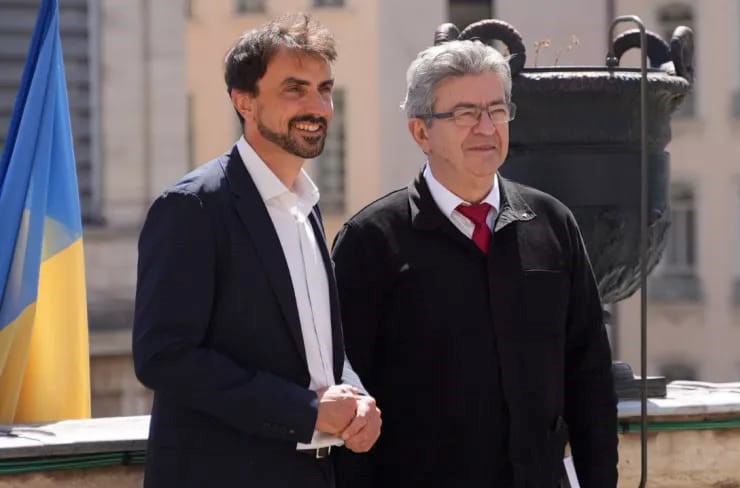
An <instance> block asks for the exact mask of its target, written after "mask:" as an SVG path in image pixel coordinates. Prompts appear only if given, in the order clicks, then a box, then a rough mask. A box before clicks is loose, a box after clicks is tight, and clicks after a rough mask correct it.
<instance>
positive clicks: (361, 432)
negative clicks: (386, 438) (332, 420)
mask: <svg viewBox="0 0 740 488" xmlns="http://www.w3.org/2000/svg"><path fill="white" fill-rule="evenodd" d="M382 423H383V421H382V420H381V419H380V409H379V408H378V407H377V406H376V405H375V399H374V398H373V397H369V396H363V397H361V398H360V399H358V400H357V414H356V415H355V418H354V419H353V420H352V422H350V424H349V425H348V426H347V428H345V429H344V430H343V431H342V434H341V436H342V439H343V440H344V445H345V446H346V447H347V449H349V450H351V451H353V452H357V453H361V452H367V451H369V450H370V448H371V447H373V445H375V441H377V440H378V437H379V436H380V425H381V424H382Z"/></svg>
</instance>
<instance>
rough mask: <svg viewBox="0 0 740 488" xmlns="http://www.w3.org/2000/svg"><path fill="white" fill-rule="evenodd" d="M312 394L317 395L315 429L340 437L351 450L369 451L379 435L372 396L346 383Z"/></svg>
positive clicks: (377, 418)
mask: <svg viewBox="0 0 740 488" xmlns="http://www.w3.org/2000/svg"><path fill="white" fill-rule="evenodd" d="M316 393H317V395H318V397H319V414H318V418H317V419H316V430H318V431H320V432H326V433H329V434H332V435H335V436H337V437H340V438H341V439H342V440H344V445H345V446H346V447H347V449H350V450H351V451H354V452H367V451H369V450H370V448H371V447H373V445H374V444H375V441H377V440H378V436H380V425H381V424H382V420H381V419H380V409H379V408H378V407H377V406H376V405H375V399H374V398H373V397H370V396H366V395H360V394H359V390H358V389H357V388H355V387H354V386H350V385H334V386H330V387H328V388H322V389H321V390H319V391H318V392H316Z"/></svg>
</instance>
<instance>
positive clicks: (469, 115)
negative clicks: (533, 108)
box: [416, 103, 516, 127]
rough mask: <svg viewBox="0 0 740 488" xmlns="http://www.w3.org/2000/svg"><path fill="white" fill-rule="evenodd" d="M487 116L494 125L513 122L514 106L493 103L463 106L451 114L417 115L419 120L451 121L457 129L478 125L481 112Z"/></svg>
mask: <svg viewBox="0 0 740 488" xmlns="http://www.w3.org/2000/svg"><path fill="white" fill-rule="evenodd" d="M484 111H485V112H486V113H487V114H488V117H490V119H491V122H493V123H494V124H504V123H506V122H509V121H512V120H514V117H515V116H516V105H514V104H513V103H494V104H492V105H488V106H485V105H464V106H461V107H457V108H456V109H455V110H453V111H452V112H438V113H431V114H423V115H417V116H416V117H417V118H419V119H425V120H429V119H452V120H453V121H454V122H455V125H457V126H458V127H473V126H474V125H478V122H480V118H481V116H482V115H483V112H484Z"/></svg>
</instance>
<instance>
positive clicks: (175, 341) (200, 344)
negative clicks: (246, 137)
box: [133, 148, 361, 488]
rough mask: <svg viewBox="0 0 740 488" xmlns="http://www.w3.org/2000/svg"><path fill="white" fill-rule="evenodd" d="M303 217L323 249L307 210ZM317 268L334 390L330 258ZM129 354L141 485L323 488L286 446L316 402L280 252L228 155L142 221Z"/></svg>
mask: <svg viewBox="0 0 740 488" xmlns="http://www.w3.org/2000/svg"><path fill="white" fill-rule="evenodd" d="M310 218H311V220H312V223H313V224H314V231H315V233H316V238H317V239H318V240H319V241H320V245H321V246H322V248H323V249H324V250H326V246H325V244H324V237H323V230H322V229H321V224H320V220H319V216H318V214H317V211H316V210H315V211H314V213H313V214H312V215H311V216H310ZM324 262H325V264H326V266H327V277H328V281H329V286H330V297H331V316H332V336H333V347H334V358H333V359H334V376H335V379H336V381H337V382H341V381H342V378H341V375H342V367H343V364H344V357H345V356H344V349H343V339H342V331H341V322H340V318H339V306H338V300H337V297H336V284H335V281H334V275H333V272H332V269H331V261H330V257H329V253H328V250H326V252H325V254H324ZM133 357H134V364H135V367H136V374H137V376H138V378H139V379H140V380H141V382H142V383H144V385H146V386H148V387H149V388H151V389H153V390H154V405H153V407H152V416H151V427H150V436H149V444H148V450H147V466H146V479H145V486H146V487H157V488H162V487H173V488H175V487H177V488H183V487H190V486H192V487H199V488H200V487H204V486H218V487H232V486H233V487H244V486H250V487H251V486H254V487H293V486H311V487H325V486H327V487H328V486H329V485H330V483H329V481H328V480H327V479H326V477H325V473H324V472H323V471H322V470H321V469H318V467H317V464H316V461H315V460H314V459H311V458H310V457H309V456H307V455H306V454H301V453H297V452H296V442H299V441H300V442H308V441H310V439H311V436H312V434H313V430H314V425H315V422H316V416H317V408H318V403H317V398H316V394H315V393H314V392H312V391H310V390H308V386H309V383H310V377H309V372H308V366H307V363H306V357H305V348H304V345H303V337H302V334H301V326H300V322H299V318H298V310H297V306H296V302H295V297H294V293H293V287H292V284H291V280H290V273H289V271H288V267H287V264H286V261H285V257H284V256H283V252H282V248H281V245H280V241H279V239H278V236H277V233H276V231H275V228H274V226H273V224H272V221H271V220H270V216H269V214H268V213H267V209H266V207H265V205H264V203H263V201H262V198H261V197H260V195H259V193H258V191H257V189H256V187H255V185H254V183H253V181H252V179H251V177H250V175H249V173H248V172H247V170H246V168H245V166H244V163H243V162H242V160H241V158H240V156H239V153H238V151H237V150H236V148H234V149H233V150H232V151H231V153H230V154H225V155H224V156H222V157H221V158H219V159H216V160H214V161H211V162H209V163H206V164H204V165H203V166H201V167H200V168H198V169H197V170H195V171H194V172H192V173H191V174H189V175H187V176H185V177H184V178H183V179H182V180H181V181H180V182H179V183H178V184H177V185H175V186H174V187H173V188H171V189H169V190H168V191H166V192H165V193H164V194H163V195H162V196H160V197H159V198H158V199H157V200H156V201H155V202H154V204H153V205H152V208H151V209H150V211H149V215H148V216H147V219H146V223H145V224H144V228H143V230H142V231H141V238H140V241H139V268H138V285H137V290H136V315H135V321H134V331H133ZM345 380H347V379H345ZM354 380H356V378H355V379H353V380H350V381H352V382H353V383H355V384H356V385H357V386H361V385H359V384H358V383H356V381H354Z"/></svg>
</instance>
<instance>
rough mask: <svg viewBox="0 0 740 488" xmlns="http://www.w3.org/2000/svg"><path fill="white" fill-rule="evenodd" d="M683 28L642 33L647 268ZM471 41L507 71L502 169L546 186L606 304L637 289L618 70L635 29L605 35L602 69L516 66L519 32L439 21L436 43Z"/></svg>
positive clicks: (660, 244) (625, 92)
mask: <svg viewBox="0 0 740 488" xmlns="http://www.w3.org/2000/svg"><path fill="white" fill-rule="evenodd" d="M692 36H693V34H692V32H691V29H689V28H687V27H683V26H682V27H678V28H677V29H676V30H675V31H674V35H673V38H672V39H671V42H670V44H668V43H666V42H665V41H663V40H662V39H661V38H660V37H659V36H657V35H656V34H654V33H648V41H647V53H648V57H649V60H650V68H649V70H648V90H647V110H648V127H647V138H648V141H647V142H648V168H649V169H648V173H649V177H648V185H649V186H648V187H649V190H648V191H649V201H648V208H649V251H648V263H647V265H648V270H652V269H653V268H654V267H655V265H656V264H657V263H658V261H659V260H660V257H661V254H662V252H663V249H664V247H665V240H666V231H667V228H668V225H669V209H668V202H669V195H668V183H669V171H670V169H669V155H668V153H667V152H665V147H666V145H667V144H668V142H669V141H670V139H671V128H670V116H671V114H672V113H673V111H674V110H675V109H676V108H677V107H678V106H679V104H680V103H681V102H682V100H683V99H684V97H685V96H686V94H687V93H688V92H689V90H690V88H691V84H692V82H693V42H692ZM452 39H478V40H481V41H482V42H486V43H491V42H492V41H500V42H501V43H503V44H504V45H506V47H507V49H508V51H509V54H510V57H509V66H510V67H511V71H512V80H513V86H512V98H513V101H514V102H515V103H516V104H517V115H516V119H515V120H514V121H512V122H511V130H510V132H511V134H510V138H511V139H510V150H509V156H508V158H507V161H506V163H505V164H504V166H503V167H502V168H501V173H502V174H503V175H504V176H506V177H508V178H511V179H513V180H515V181H519V182H521V183H524V184H527V185H530V186H533V187H535V188H539V189H541V190H543V191H546V192H548V193H550V194H552V195H554V196H555V197H557V198H558V199H559V200H561V201H562V202H563V203H565V204H566V205H567V206H568V207H569V208H570V209H571V210H572V211H573V213H574V215H575V217H576V219H577V220H578V224H579V226H580V228H581V232H582V233H583V237H584V240H585V242H586V247H587V249H588V253H589V256H590V258H591V261H592V265H593V268H594V273H595V275H596V279H597V281H598V284H599V291H600V292H601V295H602V298H603V300H604V302H605V303H613V302H616V301H619V300H622V299H624V298H627V297H628V296H630V295H632V294H633V293H634V292H635V291H637V290H638V289H639V286H640V258H639V241H640V142H641V141H640V70H639V69H635V68H622V67H619V59H620V58H621V56H622V54H624V52H626V51H627V50H629V49H631V48H639V45H640V38H639V33H638V31H636V30H635V31H627V32H625V33H623V34H621V35H620V36H618V37H617V38H615V39H614V41H613V42H614V53H615V58H612V59H608V60H607V66H605V67H598V66H594V67H590V66H588V67H544V68H524V63H525V60H526V52H525V51H526V50H525V47H524V43H523V42H522V38H521V35H520V34H519V33H518V32H517V31H516V29H514V28H513V27H512V26H511V25H509V24H507V23H506V22H503V21H501V20H496V19H489V20H482V21H479V22H476V23H474V24H471V25H469V26H468V27H466V28H465V29H463V30H462V32H460V31H459V30H458V29H457V27H456V26H454V25H453V24H443V25H441V26H440V27H439V28H438V29H437V32H436V33H435V44H438V43H441V42H446V41H449V40H452Z"/></svg>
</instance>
